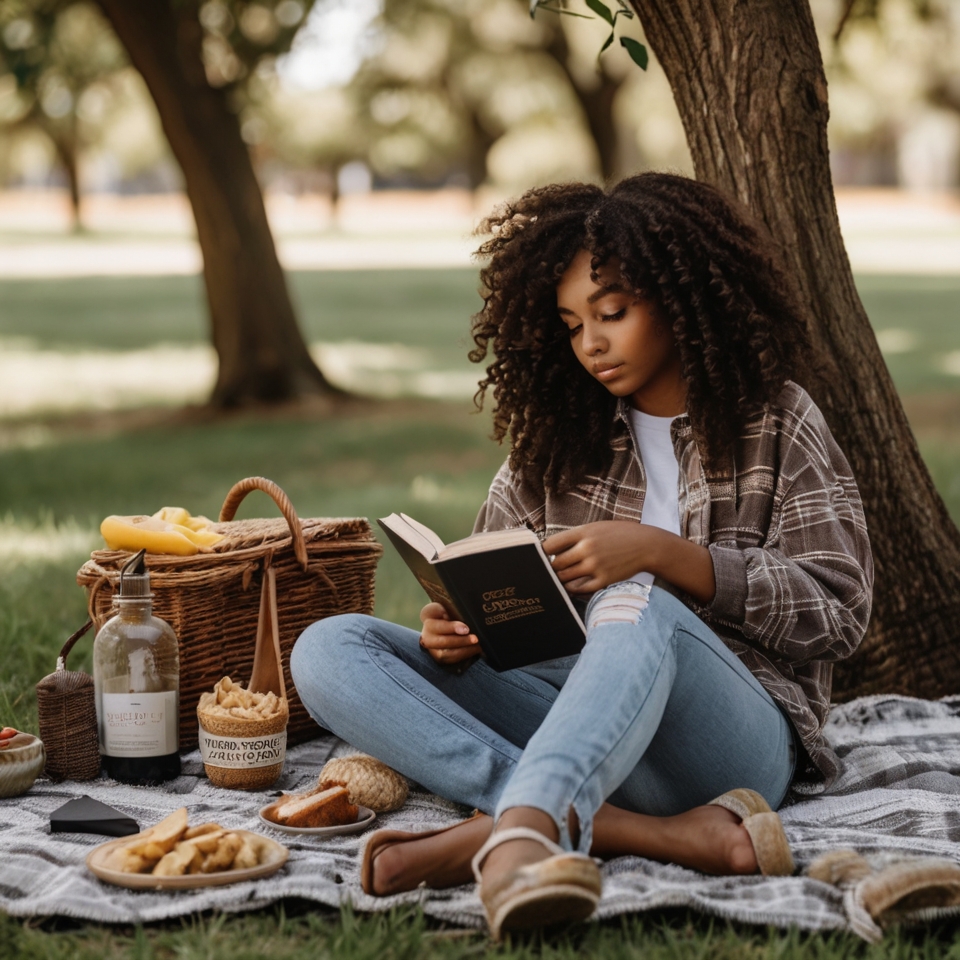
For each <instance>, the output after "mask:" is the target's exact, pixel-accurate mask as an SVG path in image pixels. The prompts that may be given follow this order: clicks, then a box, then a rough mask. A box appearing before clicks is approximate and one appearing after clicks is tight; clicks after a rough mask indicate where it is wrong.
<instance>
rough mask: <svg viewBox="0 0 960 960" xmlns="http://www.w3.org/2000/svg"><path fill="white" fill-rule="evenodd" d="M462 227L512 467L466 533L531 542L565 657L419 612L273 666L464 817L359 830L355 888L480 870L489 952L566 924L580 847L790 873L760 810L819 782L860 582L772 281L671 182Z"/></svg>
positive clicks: (648, 180) (322, 716)
mask: <svg viewBox="0 0 960 960" xmlns="http://www.w3.org/2000/svg"><path fill="white" fill-rule="evenodd" d="M485 228H486V229H487V230H488V231H489V232H490V234H491V235H492V237H491V239H489V240H488V241H487V242H486V243H484V244H483V246H482V247H481V248H480V255H481V256H482V257H486V258H489V262H488V265H487V266H486V267H485V268H484V269H483V270H482V272H481V277H482V280H483V283H484V285H485V287H486V294H485V302H484V307H483V309H482V310H481V311H480V313H479V314H478V315H477V316H476V317H475V318H474V327H473V334H474V340H475V342H476V349H475V350H474V351H473V352H472V354H471V359H473V360H474V361H481V360H483V359H484V358H486V357H487V355H488V350H492V353H493V361H492V362H491V363H490V364H489V366H488V367H487V376H486V379H485V380H483V381H482V382H481V384H480V388H481V394H480V397H481V400H482V397H483V394H484V392H485V391H486V390H489V389H492V392H493V398H494V402H495V410H494V420H493V422H494V436H495V438H496V439H497V440H503V439H504V438H507V437H509V439H510V441H511V450H510V456H509V459H508V461H507V462H506V463H505V464H504V466H503V467H502V468H501V470H500V472H499V473H498V474H497V476H496V478H495V479H494V481H493V484H492V486H491V488H490V493H489V496H488V498H487V500H486V502H485V503H484V505H483V507H482V508H481V510H480V515H479V517H478V518H477V523H476V527H475V530H476V531H480V530H495V529H503V528H507V527H515V526H519V525H521V524H527V525H529V526H531V527H533V529H534V530H536V531H537V532H538V534H539V535H540V536H541V537H542V538H543V547H544V550H545V551H546V552H547V554H548V555H551V556H552V557H553V566H554V568H555V570H556V572H557V574H558V576H559V578H560V580H561V581H562V582H563V583H564V585H565V587H566V589H567V590H569V591H570V593H571V594H573V595H574V596H575V597H577V598H580V599H582V600H584V601H587V600H589V603H588V605H587V606H586V611H585V623H586V625H587V640H586V646H585V647H584V649H583V651H582V653H581V654H580V655H579V656H578V657H569V658H565V659H562V660H553V661H549V662H547V663H542V664H538V665H536V666H533V667H529V668H526V669H523V670H513V671H508V672H506V673H496V672H495V671H493V670H492V669H491V668H489V667H488V666H487V664H486V663H485V662H483V660H482V659H481V660H479V661H476V660H475V659H474V658H475V656H476V651H477V647H476V637H474V636H473V635H471V633H470V628H469V626H467V625H466V624H463V623H459V622H455V621H453V620H451V619H450V618H449V616H448V615H447V613H446V611H445V610H444V609H443V607H441V606H439V605H438V604H427V606H425V607H424V608H423V611H422V613H421V620H422V622H423V629H422V631H421V633H420V634H418V633H417V632H416V631H413V630H409V629H407V628H404V627H400V626H396V625H394V624H390V623H384V622H382V621H379V620H375V619H373V618H371V617H364V616H359V615H350V616H344V617H336V618H331V619H328V620H325V621H322V622H320V623H317V624H314V625H313V626H312V627H311V628H309V629H308V630H307V631H306V632H305V633H304V634H303V636H302V637H301V638H300V640H299V641H298V643H297V646H296V648H295V650H294V652H293V657H292V662H291V668H292V671H293V677H294V680H295V682H296V686H297V690H298V691H299V693H300V696H301V697H302V699H303V701H304V703H305V704H306V705H307V707H308V709H309V710H310V712H311V713H312V714H313V716H314V717H315V718H316V719H317V720H318V722H319V723H321V724H322V725H323V726H325V727H326V728H328V729H330V730H332V731H333V732H334V733H336V734H337V735H338V736H340V737H342V738H343V739H345V740H347V741H348V742H349V743H351V744H353V745H354V746H356V747H358V748H360V749H362V750H365V751H367V752H369V753H371V754H373V755H375V756H377V757H379V758H380V759H382V760H383V761H385V762H386V763H388V764H390V765H391V766H392V767H394V768H396V769H397V770H399V771H401V772H402V773H404V774H406V775H407V776H408V777H410V778H411V779H413V780H415V781H417V782H418V783H420V784H423V785H424V786H425V787H427V788H428V789H430V790H432V791H434V792H436V793H438V794H440V795H442V796H444V797H447V798H449V799H451V800H455V801H457V802H459V803H463V804H466V805H468V806H473V807H476V808H477V810H478V813H477V814H476V815H475V816H474V817H472V818H471V819H469V820H467V821H464V822H463V823H461V824H458V825H456V826H455V827H453V828H448V829H447V830H444V831H433V832H430V833H426V834H398V833H396V832H389V831H381V832H379V833H377V834H374V835H373V837H372V838H371V840H370V842H369V844H368V846H367V850H366V855H365V859H364V865H363V883H364V887H365V889H366V890H367V891H368V892H370V893H374V894H389V893H395V892H398V891H400V890H405V889H411V888H413V887H415V886H417V885H418V884H420V883H422V882H426V883H427V884H428V885H431V886H435V887H443V886H448V885H453V884H460V883H464V882H467V881H469V880H470V878H471V876H472V875H475V876H476V877H477V879H478V881H479V882H480V894H481V898H482V899H483V902H484V904H485V906H486V909H487V914H488V919H489V921H490V926H491V930H492V932H493V933H494V936H499V934H500V932H501V931H504V930H513V929H520V928H524V927H531V926H540V925H544V924H547V923H550V922H554V921H557V920H561V919H575V918H580V917H584V916H587V915H589V913H590V912H592V910H593V908H594V906H595V904H596V902H597V900H598V898H599V894H600V875H599V872H598V870H597V867H596V865H595V863H594V861H593V860H591V859H590V857H589V856H587V854H588V853H591V854H593V855H595V856H600V857H609V856H616V855H623V854H635V855H639V856H644V857H649V858H652V859H656V860H661V861H667V862H673V863H677V864H681V865H684V866H688V867H692V868H695V869H698V870H702V871H705V872H708V873H716V874H726V873H751V872H756V871H757V870H758V869H759V870H761V871H762V872H764V873H782V872H790V871H791V870H792V860H791V858H790V853H789V848H788V847H787V845H786V838H785V836H784V834H783V829H782V826H781V825H780V821H779V818H778V817H777V815H776V814H775V813H772V812H770V811H771V808H773V809H774V810H775V809H776V808H777V807H778V806H779V805H780V803H781V802H782V801H783V799H784V797H785V795H786V793H787V790H788V788H789V787H790V785H791V783H793V782H796V784H797V786H798V788H800V789H807V790H813V791H815V790H817V789H822V788H823V786H824V785H825V784H827V783H829V782H830V781H831V780H832V779H833V778H835V776H836V774H837V772H838V760H837V757H836V755H835V754H834V753H833V752H832V750H831V749H830V746H829V744H828V743H827V742H826V740H825V739H824V737H823V734H822V726H823V723H824V720H825V719H826V715H827V710H828V706H829V698H830V678H831V669H832V663H833V661H835V660H838V659H841V658H843V657H846V656H848V655H849V654H850V653H851V652H852V651H853V650H854V649H855V648H856V646H857V644H858V643H859V642H860V639H861V638H862V636H863V633H864V631H865V629H866V625H867V620H868V617H869V613H870V602H871V585H872V577H873V570H872V561H871V555H870V548H869V543H868V540H867V533H866V528H865V525H864V519H863V512H862V508H861V504H860V499H859V495H858V493H857V488H856V484H855V483H854V480H853V477H852V476H851V474H850V468H849V466H848V464H847V462H846V460H845V459H844V457H843V454H842V453H841V452H840V450H839V448H838V447H837V445H836V443H835V441H834V440H833V437H832V436H831V435H830V432H829V430H828V428H827V426H826V424H825V422H824V419H823V417H822V415H821V413H820V411H819V410H818V409H817V407H816V406H815V405H814V403H813V402H812V400H811V399H810V397H809V396H808V395H807V394H806V393H805V392H804V391H803V390H802V389H801V388H800V387H799V386H797V384H796V383H794V382H793V381H792V380H791V379H790V378H791V377H792V376H794V375H795V371H796V370H797V368H798V363H799V359H800V356H801V352H802V350H803V349H804V346H805V339H804V334H803V329H804V325H803V319H802V312H801V309H800V307H799V306H798V303H797V300H796V298H795V296H794V294H793V293H792V289H793V287H792V284H791V283H790V282H789V281H788V277H787V276H786V275H785V274H784V272H783V271H782V270H781V269H780V268H779V267H778V265H777V263H776V258H775V257H774V256H773V255H772V253H771V252H770V250H769V249H768V246H767V244H766V243H765V241H764V240H763V238H762V236H761V234H760V233H759V232H758V230H757V229H756V228H755V227H753V226H752V225H751V224H750V223H749V222H748V220H747V219H746V218H745V217H744V216H742V215H741V214H740V213H738V212H737V211H736V209H735V208H734V207H733V205H732V204H731V203H729V202H728V201H726V200H725V199H724V198H723V197H722V196H721V195H720V194H719V193H718V192H716V191H715V190H713V189H712V188H710V187H708V186H705V185H704V184H701V183H697V182H695V181H691V180H688V179H685V178H682V177H676V176H670V175H665V174H652V173H651V174H643V175H641V176H637V177H632V178H630V179H628V180H624V181H623V182H621V183H619V184H617V185H616V186H614V187H612V188H611V189H610V190H609V191H604V190H602V189H600V188H599V187H596V186H591V185H585V184H567V185H556V186H550V187H544V188H541V189H535V190H531V191H529V192H528V193H526V194H525V195H524V196H522V197H521V198H520V199H519V200H516V201H514V202H512V203H509V204H507V205H506V206H505V207H503V208H502V209H501V210H500V211H499V212H498V213H496V214H495V215H494V216H492V217H491V218H490V219H489V220H488V221H487V223H486V224H485ZM467 664H469V666H468V667H467V668H466V669H460V668H462V667H464V665H467ZM451 668H454V669H453V670H451ZM738 788H739V789H738ZM714 798H716V799H714ZM471 861H472V866H471ZM471 870H472V873H471Z"/></svg>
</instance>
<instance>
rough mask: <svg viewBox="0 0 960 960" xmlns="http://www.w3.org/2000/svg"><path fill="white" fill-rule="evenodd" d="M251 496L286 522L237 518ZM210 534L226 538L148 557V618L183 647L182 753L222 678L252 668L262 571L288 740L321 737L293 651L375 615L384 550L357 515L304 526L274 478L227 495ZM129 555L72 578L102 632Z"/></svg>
mask: <svg viewBox="0 0 960 960" xmlns="http://www.w3.org/2000/svg"><path fill="white" fill-rule="evenodd" d="M251 490H262V491H263V492H264V493H266V494H268V495H269V496H270V497H272V498H273V500H274V502H275V503H276V504H277V506H278V507H279V508H280V512H281V513H282V514H283V519H280V518H279V517H278V518H276V519H265V520H234V519H233V517H234V515H235V514H236V512H237V507H238V506H239V505H240V502H241V501H242V500H243V498H244V497H245V496H246V495H247V494H248V493H249V492H250V491H251ZM213 530H214V531H216V532H217V533H221V534H223V535H224V539H223V540H221V541H220V542H219V543H218V544H217V545H216V546H214V547H213V548H212V549H211V550H210V551H209V552H204V553H198V554H195V555H194V556H192V557H181V556H172V555H169V554H148V556H147V567H148V569H149V571H150V586H151V588H152V590H153V594H154V597H153V610H154V613H155V615H156V616H158V617H161V618H162V619H164V620H166V621H167V622H168V623H169V624H170V625H171V626H172V627H173V629H174V631H175V632H176V634H177V638H178V639H179V641H180V749H181V750H184V749H190V748H192V747H195V746H196V745H197V703H198V701H199V699H200V695H201V694H202V693H204V692H206V691H207V690H211V689H213V686H214V685H215V684H216V683H217V681H218V680H220V679H221V678H222V677H225V676H230V677H233V678H234V679H239V678H247V677H250V676H251V673H252V670H253V659H254V648H255V644H256V638H257V628H258V622H259V616H260V598H261V585H262V581H263V578H264V573H265V571H266V570H268V569H272V570H273V571H274V574H275V577H276V590H277V615H278V622H279V633H280V651H281V655H282V659H283V669H284V677H285V682H286V688H287V692H288V695H289V701H290V720H289V724H288V726H287V737H288V742H289V743H291V744H293V743H302V742H303V741H304V740H309V739H311V738H312V737H314V736H316V735H317V734H318V733H319V732H320V728H319V727H318V726H317V724H316V723H315V722H314V721H313V719H312V718H311V717H310V715H309V714H308V713H307V711H306V708H305V707H304V706H303V704H302V703H301V702H300V699H299V697H298V696H297V694H296V688H295V687H294V685H293V681H292V680H291V678H290V651H291V650H292V649H293V645H294V643H296V640H297V637H299V636H300V634H301V632H302V631H303V630H304V629H305V628H306V627H308V626H309V625H310V624H311V623H313V622H315V621H316V620H321V619H323V618H324V617H329V616H332V615H334V614H338V613H371V612H372V611H373V590H374V576H375V574H376V568H377V561H378V560H379V559H380V556H381V554H382V553H383V547H382V546H380V544H379V543H378V542H377V541H376V539H375V538H374V536H373V531H372V530H371V528H370V524H369V523H368V522H367V520H366V519H364V518H362V517H352V518H329V517H321V518H314V519H307V520H301V519H300V518H299V517H298V516H297V513H296V511H295V510H294V508H293V504H292V503H291V502H290V500H289V499H288V497H287V495H286V494H285V493H284V492H283V491H282V490H281V489H280V487H278V486H277V484H275V483H274V482H273V481H272V480H267V479H265V478H264V477H249V478H248V479H246V480H241V481H240V482H239V483H237V484H235V485H234V487H233V488H232V489H231V490H230V492H229V493H228V494H227V497H226V499H225V500H224V502H223V507H222V508H221V510H220V521H219V522H218V523H216V524H214V525H213ZM130 556H131V554H130V553H129V552H128V551H125V550H96V551H94V552H93V553H92V554H91V557H90V559H89V560H88V561H87V562H86V563H85V564H84V565H83V566H82V567H81V568H80V570H79V571H78V573H77V583H79V584H80V585H81V586H82V587H85V588H86V589H87V594H88V605H89V609H90V618H91V619H92V620H93V621H94V624H95V626H96V627H97V629H98V630H99V629H100V627H101V626H102V625H103V624H104V623H105V622H106V621H107V620H108V619H109V618H110V616H112V614H113V600H114V595H115V594H116V591H117V589H118V587H119V581H120V568H121V567H122V566H123V564H124V563H125V562H126V561H127V560H128V559H129V558H130Z"/></svg>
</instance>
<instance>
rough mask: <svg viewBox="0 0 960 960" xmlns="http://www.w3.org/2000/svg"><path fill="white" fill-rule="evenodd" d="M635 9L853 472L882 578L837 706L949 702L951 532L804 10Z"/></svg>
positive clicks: (958, 618)
mask: <svg viewBox="0 0 960 960" xmlns="http://www.w3.org/2000/svg"><path fill="white" fill-rule="evenodd" d="M631 3H632V5H633V7H634V8H635V10H636V11H637V13H638V15H639V16H640V20H641V22H642V24H643V27H644V30H645V33H646V36H647V40H648V42H649V44H650V46H651V48H652V50H653V51H654V53H655V55H656V57H657V58H658V59H659V61H660V63H661V65H662V66H663V69H664V71H665V72H666V75H667V78H668V80H669V81H670V86H671V88H672V89H673V95H674V99H675V100H676V103H677V107H678V108H679V111H680V117H681V119H682V121H683V125H684V129H685V131H686V135H687V141H688V143H689V146H690V153H691V155H692V157H693V162H694V167H695V169H696V173H697V177H698V178H699V179H700V180H703V181H706V182H708V183H711V184H714V185H715V186H717V187H719V188H721V189H723V190H725V191H726V192H727V193H729V194H732V195H733V196H735V197H737V198H738V199H739V200H740V201H741V202H742V203H743V204H745V205H746V206H747V207H748V208H749V209H751V210H752V211H753V213H754V214H755V215H756V216H758V217H759V218H760V219H761V220H763V221H764V222H765V223H766V225H767V227H768V228H769V230H770V232H771V233H772V234H773V237H774V239H775V240H776V241H777V242H778V243H779V244H780V245H781V247H782V250H783V254H784V257H785V259H786V262H787V266H788V268H789V269H791V270H792V271H793V273H794V275H795V276H796V278H797V281H798V283H799V286H800V289H801V292H802V295H803V297H804V299H805V301H806V303H807V306H808V308H809V315H810V337H811V340H812V344H813V352H812V356H811V357H810V363H809V372H808V375H807V378H806V383H805V386H807V388H808V390H809V391H810V393H811V395H812V396H813V398H814V400H815V401H816V403H817V404H818V405H819V406H820V408H821V409H822V410H823V412H824V414H825V416H826V418H827V420H828V422H829V424H830V428H831V430H832V431H833V433H834V436H835V437H836V439H837V441H838V442H839V444H840V446H841V447H842V449H843V450H844V452H845V453H846V455H847V458H848V459H849V461H850V465H851V467H852V468H853V472H854V476H855V477H856V479H857V483H858V485H859V488H860V493H861V496H862V497H863V502H864V508H865V511H866V517H867V523H868V526H869V531H870V542H871V545H872V548H873V555H874V560H875V564H876V581H875V586H874V605H873V616H872V620H871V624H870V628H869V630H868V633H867V636H866V638H865V639H864V641H863V643H862V645H861V647H860V649H859V650H858V651H857V653H856V654H855V655H854V656H853V657H852V658H851V659H850V660H848V661H846V662H844V663H842V664H839V665H838V666H837V669H836V673H835V681H834V695H835V697H837V698H838V699H846V698H850V697H854V696H859V695H862V694H868V693H877V692H898V693H904V694H910V695H913V696H919V697H930V698H932V697H939V696H943V695H945V694H951V693H956V692H957V691H958V690H960V643H958V642H957V641H958V633H960V628H958V625H960V532H958V530H957V528H956V526H955V525H954V523H953V522H952V521H951V519H950V516H949V514H948V513H947V510H946V507H945V505H944V503H943V501H942V499H941V498H940V496H939V495H938V493H937V491H936V489H935V487H934V485H933V481H932V480H931V479H930V475H929V473H928V472H927V469H926V467H925V465H924V463H923V460H922V459H921V457H920V452H919V450H918V448H917V444H916V441H915V439H914V437H913V433H912V432H911V430H910V426H909V424H908V422H907V418H906V415H905V414H904V411H903V407H902V406H901V403H900V400H899V398H898V396H897V392H896V389H895V387H894V385H893V381H892V380H891V378H890V374H889V372H888V370H887V367H886V364H885V363H884V361H883V357H882V356H881V354H880V350H879V347H878V346H877V341H876V338H875V336H874V334H873V331H872V329H871V327H870V323H869V321H868V319H867V315H866V312H865V311H864V309H863V305H862V304H861V302H860V298H859V296H858V294H857V290H856V287H855V286H854V282H853V275H852V272H851V269H850V263H849V260H848V259H847V254H846V250H845V249H844V245H843V240H842V237H841V235H840V225H839V221H838V219H837V210H836V203H835V201H834V196H833V186H832V181H831V177H830V167H829V162H828V151H827V130H826V128H827V117H828V108H827V84H826V78H825V75H824V71H823V63H822V61H821V58H820V50H819V46H818V42H817V35H816V32H815V30H814V24H813V18H812V16H811V13H810V8H809V4H808V0H709V2H707V3H701V2H697V0H631Z"/></svg>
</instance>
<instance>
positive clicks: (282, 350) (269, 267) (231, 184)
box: [101, 0, 332, 406]
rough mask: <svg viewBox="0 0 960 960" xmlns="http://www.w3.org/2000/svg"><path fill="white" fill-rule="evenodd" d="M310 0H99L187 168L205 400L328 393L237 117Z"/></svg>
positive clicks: (269, 399)
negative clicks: (203, 310)
mask: <svg viewBox="0 0 960 960" xmlns="http://www.w3.org/2000/svg"><path fill="white" fill-rule="evenodd" d="M310 5H311V2H310V0H265V2H262V3H243V2H226V0H209V2H206V3H204V4H202V5H201V4H200V3H199V2H197V0H138V2H137V3H132V4H131V3H127V2H125V0H101V7H102V8H103V10H104V12H105V14H106V16H107V18H108V19H109V20H110V22H111V24H112V25H113V28H114V30H115V31H116V33H117V36H118V37H119V38H120V40H121V42H122V43H123V45H124V47H125V48H126V50H127V53H128V54H129V57H130V61H131V63H132V64H133V65H134V67H136V68H137V70H138V71H139V72H140V74H141V75H142V77H143V79H144V81H145V82H146V85H147V88H148V89H149V91H150V95H151V96H152V97H153V100H154V103H155V104H156V107H157V112H158V113H159V116H160V122H161V124H162V125H163V130H164V133H165V134H166V137H167V140H168V142H169V144H170V148H171V150H172V151H173V154H174V156H175V157H176V158H177V162H178V163H179V165H180V169H181V170H182V172H183V178H184V185H185V189H186V193H187V196H188V197H189V199H190V205H191V207H192V209H193V215H194V219H195V220H196V225H197V237H198V239H199V242H200V248H201V250H202V252H203V274H204V281H205V286H206V291H207V301H208V306H209V310H210V323H211V332H212V338H213V344H214V347H215V348H216V351H217V356H218V359H219V366H218V373H217V382H216V385H215V387H214V390H213V396H212V398H211V399H212V402H213V403H214V404H216V405H220V406H233V405H236V404H240V403H245V402H249V401H257V402H276V401H283V400H289V399H293V398H295V397H300V396H305V395H309V394H324V393H330V392H332V388H331V387H330V385H329V384H328V383H327V381H326V379H325V378H324V376H323V374H322V373H321V372H320V370H319V368H318V367H317V366H316V364H315V363H314V361H313V359H312V358H311V356H310V353H309V351H308V349H307V346H306V343H305V342H304V340H303V337H302V335H301V333H300V330H299V328H298V326H297V321H296V316H295V314H294V310H293V304H292V302H291V299H290V294H289V290H288V288H287V284H286V280H285V278H284V275H283V270H282V269H281V267H280V262H279V260H278V258H277V253H276V246H275V244H274V240H273V236H272V234H271V232H270V226H269V223H268V221H267V215H266V210H265V207H264V203H263V196H262V193H261V190H260V185H259V183H258V181H257V178H256V174H255V173H254V169H253V163H252V161H251V158H250V153H249V151H248V149H247V145H246V143H245V142H244V138H243V135H242V132H241V124H240V119H239V116H238V114H239V112H240V111H241V109H242V106H243V101H244V96H245V87H246V84H247V82H248V81H249V80H250V78H251V77H254V76H256V75H257V74H261V75H263V74H266V75H268V74H269V73H270V72H271V71H272V70H273V69H274V65H275V61H276V57H277V55H278V54H279V53H282V52H284V51H286V50H288V49H289V48H290V44H291V42H292V41H293V38H294V36H295V35H296V32H297V30H298V29H299V27H300V26H301V24H302V23H303V22H304V17H305V16H306V14H307V11H308V9H309V7H310Z"/></svg>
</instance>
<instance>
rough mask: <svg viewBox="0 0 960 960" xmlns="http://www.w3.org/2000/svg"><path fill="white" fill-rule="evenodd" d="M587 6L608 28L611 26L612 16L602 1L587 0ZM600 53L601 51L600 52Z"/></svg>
mask: <svg viewBox="0 0 960 960" xmlns="http://www.w3.org/2000/svg"><path fill="white" fill-rule="evenodd" d="M587 6H588V7H589V8H590V9H591V10H592V11H593V12H594V13H595V14H596V15H597V16H598V17H602V18H603V19H604V20H606V21H607V23H609V24H610V26H611V27H612V26H613V14H612V13H611V12H610V8H609V7H608V6H607V5H606V4H605V3H603V2H602V0H587ZM601 52H602V51H601Z"/></svg>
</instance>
